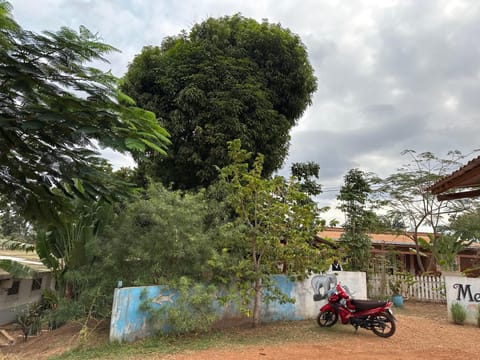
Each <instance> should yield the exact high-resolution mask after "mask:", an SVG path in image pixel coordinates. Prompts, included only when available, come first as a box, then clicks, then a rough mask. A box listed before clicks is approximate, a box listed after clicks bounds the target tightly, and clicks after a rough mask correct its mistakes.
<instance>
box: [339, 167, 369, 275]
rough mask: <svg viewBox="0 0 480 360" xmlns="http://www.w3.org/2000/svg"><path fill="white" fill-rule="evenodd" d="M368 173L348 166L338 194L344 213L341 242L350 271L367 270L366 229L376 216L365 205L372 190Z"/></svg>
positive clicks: (367, 242) (367, 244)
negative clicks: (348, 168) (349, 168)
mask: <svg viewBox="0 0 480 360" xmlns="http://www.w3.org/2000/svg"><path fill="white" fill-rule="evenodd" d="M368 176H369V175H368V174H365V173H364V172H363V171H361V170H359V169H351V170H349V171H348V173H347V174H346V175H345V178H344V181H345V183H344V185H343V186H342V187H341V189H340V194H339V195H338V196H337V199H338V200H339V201H340V206H339V209H340V210H341V211H342V212H343V213H344V214H345V224H344V225H343V228H344V229H345V232H344V233H343V234H342V236H341V237H340V242H341V244H342V246H343V247H344V248H345V251H346V254H345V255H346V256H347V261H348V265H347V268H348V269H350V270H352V271H367V270H368V267H369V261H370V248H371V240H370V237H369V236H368V231H369V229H370V228H371V224H372V222H373V221H374V219H375V218H376V217H375V215H374V213H373V211H372V210H370V209H368V208H367V206H368V205H369V197H370V196H371V193H372V189H371V187H370V183H369V178H368Z"/></svg>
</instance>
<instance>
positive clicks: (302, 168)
mask: <svg viewBox="0 0 480 360" xmlns="http://www.w3.org/2000/svg"><path fill="white" fill-rule="evenodd" d="M291 171H292V176H295V177H296V178H297V180H298V181H299V189H300V191H302V192H304V193H306V194H309V195H310V196H317V195H320V194H321V193H322V186H321V185H320V184H318V183H317V182H316V181H315V180H313V179H312V178H316V179H318V173H319V171H320V165H318V164H317V163H315V162H313V161H311V162H308V163H293V164H292V167H291Z"/></svg>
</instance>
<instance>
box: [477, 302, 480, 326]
mask: <svg viewBox="0 0 480 360" xmlns="http://www.w3.org/2000/svg"><path fill="white" fill-rule="evenodd" d="M477 326H478V327H480V304H478V306H477Z"/></svg>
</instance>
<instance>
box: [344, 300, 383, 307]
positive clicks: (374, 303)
mask: <svg viewBox="0 0 480 360" xmlns="http://www.w3.org/2000/svg"><path fill="white" fill-rule="evenodd" d="M351 303H352V305H353V306H355V308H356V309H357V310H367V309H374V308H377V307H384V306H386V305H387V301H380V300H354V299H352V301H351Z"/></svg>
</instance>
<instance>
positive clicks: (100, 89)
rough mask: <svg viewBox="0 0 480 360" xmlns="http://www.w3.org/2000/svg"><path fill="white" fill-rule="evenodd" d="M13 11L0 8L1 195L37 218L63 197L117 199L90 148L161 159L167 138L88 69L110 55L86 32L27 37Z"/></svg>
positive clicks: (106, 79)
mask: <svg viewBox="0 0 480 360" xmlns="http://www.w3.org/2000/svg"><path fill="white" fill-rule="evenodd" d="M10 11H11V8H10V5H9V4H8V3H7V2H4V1H1V0H0V193H1V194H2V195H3V196H4V197H5V198H6V199H7V200H8V201H10V202H12V203H15V204H16V206H17V207H20V208H21V209H22V211H24V213H25V214H28V215H30V216H35V217H38V216H41V215H42V216H44V215H45V214H46V213H47V212H48V211H49V210H52V209H55V207H56V205H58V204H59V203H62V198H64V197H65V196H67V197H76V196H80V197H86V198H95V197H98V196H99V195H103V196H109V195H112V194H115V191H116V190H118V187H115V186H114V185H115V184H114V183H113V181H112V179H113V178H112V177H110V176H109V174H108V172H106V171H105V169H106V167H105V163H104V160H103V159H102V158H101V157H100V155H99V152H98V151H97V150H96V147H95V145H96V144H97V143H98V144H99V145H100V146H102V147H111V148H113V149H116V150H118V151H121V152H126V151H131V152H137V153H138V154H139V155H140V154H142V153H143V152H144V151H145V149H146V148H149V149H152V150H154V151H156V152H160V153H162V152H164V151H165V145H166V144H167V142H168V139H167V132H166V131H165V130H164V129H163V128H162V127H161V126H160V125H159V124H158V122H157V120H156V118H155V115H154V114H153V113H152V112H148V111H145V110H142V109H140V108H137V107H135V106H133V100H132V99H130V98H129V97H127V96H126V95H124V94H123V93H122V92H120V91H119V89H118V79H116V78H115V77H114V76H112V75H111V74H110V73H109V72H103V71H100V70H98V69H96V68H93V67H91V66H89V63H90V62H91V61H93V60H96V61H98V60H100V61H107V60H106V58H105V55H106V54H108V53H110V52H112V51H115V49H114V48H113V47H111V46H109V45H107V44H105V43H103V42H101V41H99V39H98V38H97V36H96V35H94V34H92V33H91V32H90V31H88V30H87V29H86V28H84V27H81V28H80V31H79V32H76V31H73V30H71V29H68V28H62V29H60V30H59V31H57V32H47V31H46V32H43V33H42V34H37V33H33V32H30V31H26V30H24V29H22V28H21V27H20V26H19V25H18V24H17V23H16V22H15V21H14V20H13V18H12V17H11V14H10ZM117 185H118V184H117Z"/></svg>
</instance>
